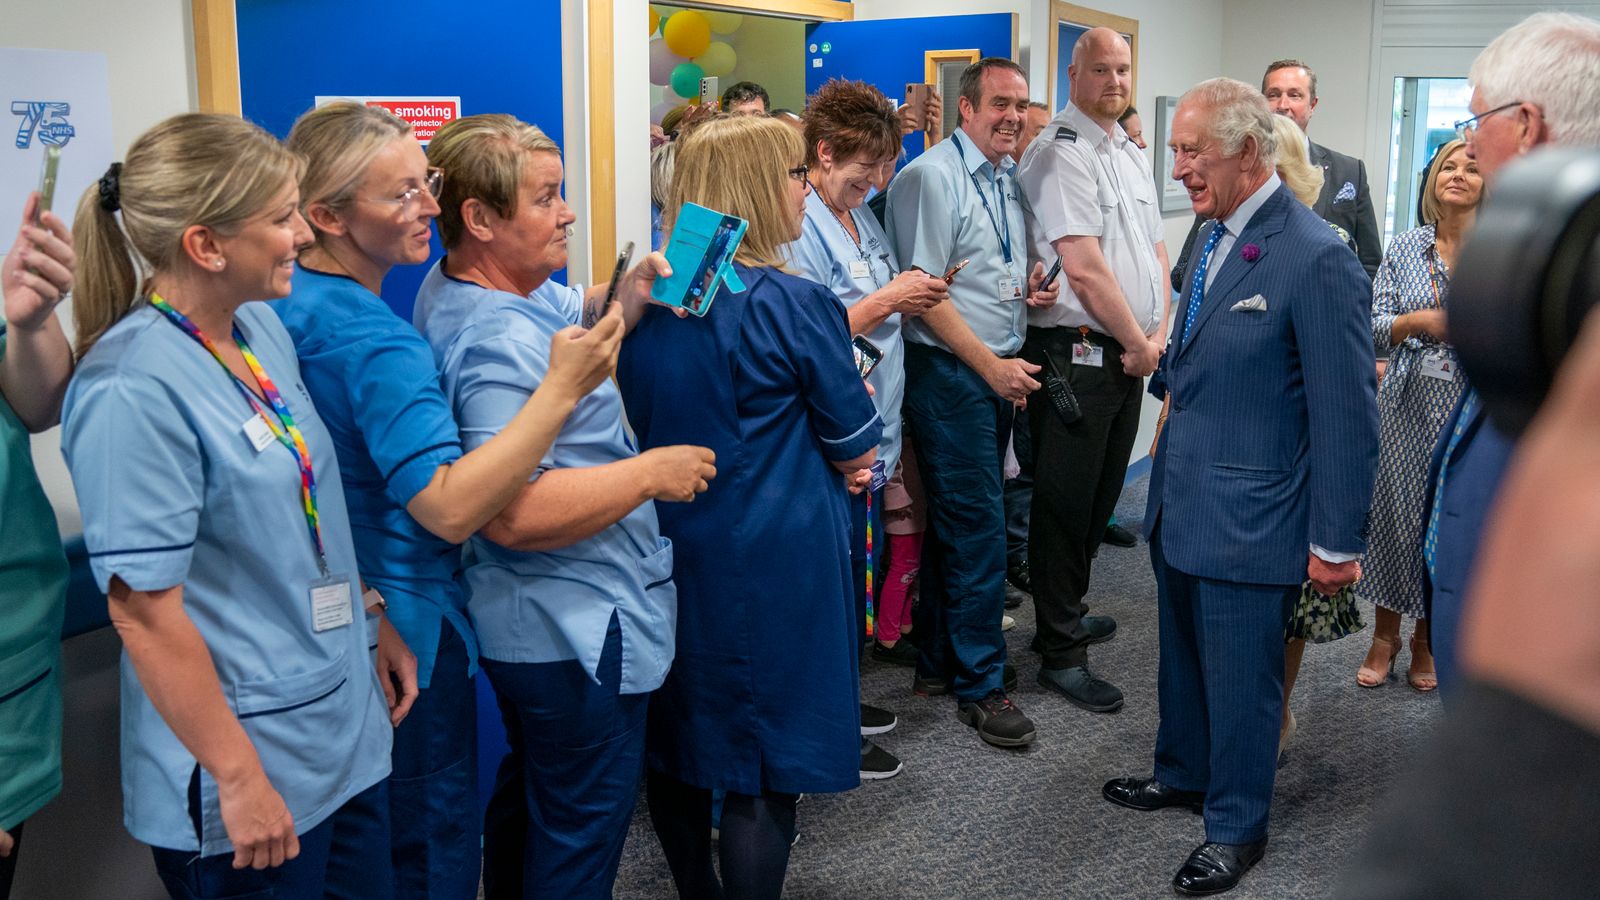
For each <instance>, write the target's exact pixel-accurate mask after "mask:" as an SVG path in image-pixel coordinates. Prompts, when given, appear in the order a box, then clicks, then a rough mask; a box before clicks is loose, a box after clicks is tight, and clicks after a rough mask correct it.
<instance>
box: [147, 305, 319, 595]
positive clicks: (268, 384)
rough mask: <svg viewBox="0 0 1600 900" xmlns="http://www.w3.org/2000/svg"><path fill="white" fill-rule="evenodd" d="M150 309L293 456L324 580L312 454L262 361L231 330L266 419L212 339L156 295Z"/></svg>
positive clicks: (236, 329) (312, 540)
mask: <svg viewBox="0 0 1600 900" xmlns="http://www.w3.org/2000/svg"><path fill="white" fill-rule="evenodd" d="M150 305H151V306H154V307H155V308H156V309H159V310H161V312H162V313H163V314H164V315H166V317H167V320H168V321H170V322H172V324H174V325H176V326H178V327H179V328H181V329H182V330H183V333H184V334H187V335H188V336H189V337H191V338H194V339H195V341H196V342H198V343H199V344H200V346H202V347H204V348H206V351H207V352H208V353H210V354H211V358H212V359H215V360H216V361H217V365H219V366H221V367H222V371H224V372H227V373H228V379H229V380H230V381H232V382H233V386H234V387H236V388H238V389H239V393H241V394H243V395H244V399H245V402H246V403H249V404H250V408H251V409H253V410H255V412H256V414H257V415H259V416H261V419H262V421H264V422H266V423H267V428H268V430H270V431H271V432H272V436H273V437H275V438H277V439H278V443H280V444H282V445H283V446H284V447H286V448H287V449H288V450H289V452H290V453H293V454H294V461H295V464H296V465H297V466H299V468H300V499H301V502H302V503H303V504H304V506H305V512H306V526H307V527H308V528H309V529H310V530H311V545H312V547H314V548H315V549H316V551H317V566H318V567H319V568H320V569H321V570H322V575H323V577H327V575H328V557H327V555H326V554H325V553H324V552H323V549H322V523H321V518H320V517H319V516H318V514H317V479H316V475H315V474H314V473H313V472H312V470H311V451H310V449H308V448H307V447H306V441H305V437H304V436H303V435H301V434H300V429H299V428H298V427H297V426H296V425H295V424H294V416H293V415H292V414H291V413H290V412H289V405H288V404H286V403H284V402H283V395H282V394H280V393H278V388H277V386H276V385H274V384H273V383H272V379H271V378H268V377H267V370H266V369H263V368H262V367H261V361H260V360H258V359H256V355H255V353H253V352H251V350H250V345H249V344H247V343H245V340H244V335H242V334H240V333H239V326H238V325H235V326H233V342H234V343H235V344H238V345H239V352H240V353H241V354H243V355H244V364H245V365H247V366H249V367H250V373H251V374H252V375H254V376H255V379H256V384H257V385H258V386H259V387H260V388H261V393H262V394H263V395H265V396H266V398H267V402H268V403H269V404H271V405H272V413H273V415H270V416H269V415H267V411H266V410H264V409H262V408H261V404H260V403H259V402H257V401H256V395H255V394H254V393H252V392H251V391H250V388H248V387H246V386H245V384H244V382H243V381H241V380H239V376H237V375H235V374H233V370H232V369H229V368H228V364H227V363H225V362H223V360H222V354H220V353H218V352H217V348H216V345H214V344H212V343H211V339H210V338H208V337H206V336H205V335H204V334H203V333H201V331H200V327H199V326H198V325H196V324H194V323H193V322H191V321H189V318H188V317H187V316H185V315H184V314H183V313H181V312H178V311H177V310H175V309H173V308H172V304H170V303H168V302H167V301H165V300H163V299H161V297H160V296H159V295H157V294H151V295H150Z"/></svg>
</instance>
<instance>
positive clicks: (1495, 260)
mask: <svg viewBox="0 0 1600 900" xmlns="http://www.w3.org/2000/svg"><path fill="white" fill-rule="evenodd" d="M1450 293H1451V296H1450V300H1449V309H1450V313H1449V315H1450V339H1451V341H1452V342H1453V343H1454V344H1455V346H1456V349H1457V351H1458V352H1459V353H1460V354H1461V365H1462V368H1463V369H1464V370H1465V371H1466V374H1467V378H1468V379H1469V380H1470V381H1471V383H1472V385H1473V387H1474V388H1475V389H1476V390H1477V391H1478V394H1479V395H1480V396H1481V397H1482V398H1483V402H1484V406H1485V408H1486V409H1487V410H1488V413H1489V417H1490V418H1491V419H1492V420H1493V421H1494V423H1495V425H1496V426H1498V427H1499V428H1500V429H1502V430H1503V431H1505V432H1506V433H1508V434H1512V435H1516V434H1520V433H1521V432H1522V430H1523V429H1524V428H1525V427H1527V424H1528V422H1529V421H1530V420H1531V419H1532V418H1533V415H1534V413H1535V412H1537V411H1538V409H1539V405H1540V404H1541V403H1543V402H1544V398H1545V395H1546V394H1547V393H1548V392H1549V390H1550V384H1551V382H1552V381H1553V380H1554V377H1555V373H1556V371H1557V370H1558V369H1559V368H1560V367H1561V360H1562V359H1563V358H1564V357H1565V356H1566V354H1567V350H1568V349H1569V348H1570V347H1571V346H1572V342H1573V340H1574V338H1576V336H1577V334H1578V329H1579V327H1580V326H1581V325H1582V324H1583V320H1584V317H1585V316H1586V315H1587V314H1588V312H1589V310H1590V309H1591V308H1592V307H1593V306H1594V305H1595V301H1596V299H1597V297H1600V150H1594V149H1579V148H1548V149H1543V150H1539V151H1536V152H1534V153H1532V154H1529V155H1528V156H1527V157H1526V158H1525V159H1522V160H1519V161H1518V162H1516V163H1514V164H1512V165H1511V166H1509V167H1507V169H1506V170H1505V171H1504V172H1503V173H1501V174H1500V177H1499V178H1498V180H1497V181H1496V182H1495V185H1494V190H1493V192H1492V193H1491V194H1490V195H1489V198H1488V199H1487V200H1486V201H1485V203H1484V205H1483V208H1482V210H1480V212H1479V214H1478V219H1477V222H1476V223H1475V225H1474V226H1473V229H1472V234H1471V236H1470V237H1469V238H1468V240H1467V243H1466V245H1465V246H1464V247H1463V248H1462V250H1461V253H1460V255H1459V262H1458V264H1457V266H1456V272H1455V274H1454V277H1453V278H1452V285H1451V292H1450Z"/></svg>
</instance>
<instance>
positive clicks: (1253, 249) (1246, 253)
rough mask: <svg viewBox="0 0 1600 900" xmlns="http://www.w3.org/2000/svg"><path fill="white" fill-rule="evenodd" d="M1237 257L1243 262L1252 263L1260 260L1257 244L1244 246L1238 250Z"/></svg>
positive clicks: (1259, 248) (1259, 250)
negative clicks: (1240, 257) (1242, 259)
mask: <svg viewBox="0 0 1600 900" xmlns="http://www.w3.org/2000/svg"><path fill="white" fill-rule="evenodd" d="M1239 255H1240V256H1242V257H1244V261H1245V262H1251V263H1253V262H1255V261H1256V260H1258V259H1260V258H1261V247H1260V246H1259V245H1257V244H1245V245H1244V247H1243V248H1241V249H1240V250H1239Z"/></svg>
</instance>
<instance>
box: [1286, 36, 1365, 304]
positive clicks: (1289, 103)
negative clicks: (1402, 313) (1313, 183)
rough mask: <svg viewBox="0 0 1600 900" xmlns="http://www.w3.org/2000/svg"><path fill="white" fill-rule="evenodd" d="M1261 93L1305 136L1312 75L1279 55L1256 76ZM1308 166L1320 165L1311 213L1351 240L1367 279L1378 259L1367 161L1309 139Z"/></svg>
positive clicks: (1313, 102) (1313, 98)
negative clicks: (1317, 191)
mask: <svg viewBox="0 0 1600 900" xmlns="http://www.w3.org/2000/svg"><path fill="white" fill-rule="evenodd" d="M1261 93H1263V94H1265V95H1266V97H1267V105H1268V106H1271V107H1272V111H1273V112H1275V113H1277V114H1278V115H1280V116H1288V117H1289V118H1291V119H1293V120H1294V123H1295V124H1296V125H1299V126H1300V130H1301V131H1304V132H1305V133H1306V134H1307V135H1310V134H1311V114H1312V113H1313V112H1315V111H1316V109H1317V73H1315V72H1313V71H1311V67H1310V66H1308V65H1306V64H1305V63H1303V62H1301V61H1300V60H1298V59H1280V60H1278V61H1277V62H1275V63H1273V64H1272V65H1270V66H1267V72H1266V74H1265V75H1262V76H1261ZM1311 164H1312V165H1314V166H1321V167H1322V172H1323V179H1322V193H1321V194H1320V195H1318V197H1317V202H1316V203H1315V204H1314V205H1313V206H1312V207H1311V211H1312V212H1314V213H1316V214H1317V215H1319V216H1321V217H1322V218H1323V219H1325V220H1327V221H1329V222H1332V223H1333V224H1335V225H1337V226H1339V227H1340V228H1343V229H1344V230H1345V233H1346V234H1349V235H1350V236H1351V237H1352V238H1354V239H1355V242H1356V256H1358V257H1360V258H1361V268H1363V269H1366V270H1367V277H1368V278H1371V277H1372V276H1373V275H1374V274H1375V273H1376V272H1377V271H1378V263H1380V262H1383V241H1382V239H1380V238H1379V237H1378V214H1377V212H1376V211H1375V210H1374V209H1373V208H1372V192H1371V190H1370V189H1369V188H1368V187H1367V164H1366V163H1364V162H1362V161H1361V160H1359V159H1357V158H1355V157H1354V156H1345V155H1344V154H1343V153H1340V152H1338V151H1336V150H1329V149H1328V148H1327V147H1324V146H1322V145H1321V144H1319V143H1317V142H1316V141H1312V142H1311Z"/></svg>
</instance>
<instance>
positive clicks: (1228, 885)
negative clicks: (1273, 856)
mask: <svg viewBox="0 0 1600 900" xmlns="http://www.w3.org/2000/svg"><path fill="white" fill-rule="evenodd" d="M1266 852H1267V839H1266V838H1262V839H1261V840H1259V841H1252V842H1251V843H1248V844H1217V843H1213V842H1211V841H1206V842H1205V843H1204V844H1201V845H1200V846H1198V847H1196V848H1195V849H1194V852H1193V853H1191V854H1189V859H1188V860H1187V861H1185V862H1184V864H1183V868H1181V869H1179V870H1178V874H1176V875H1174V876H1172V889H1173V890H1175V891H1177V892H1178V893H1180V894H1187V895H1189V896H1191V897H1204V896H1207V895H1209V894H1220V893H1222V892H1223V891H1230V890H1233V888H1234V886H1235V885H1237V884H1238V883H1239V879H1241V878H1243V877H1244V873H1246V872H1248V871H1250V867H1251V866H1253V865H1255V864H1256V863H1258V862H1260V861H1261V857H1262V856H1264V855H1265V854H1266Z"/></svg>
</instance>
